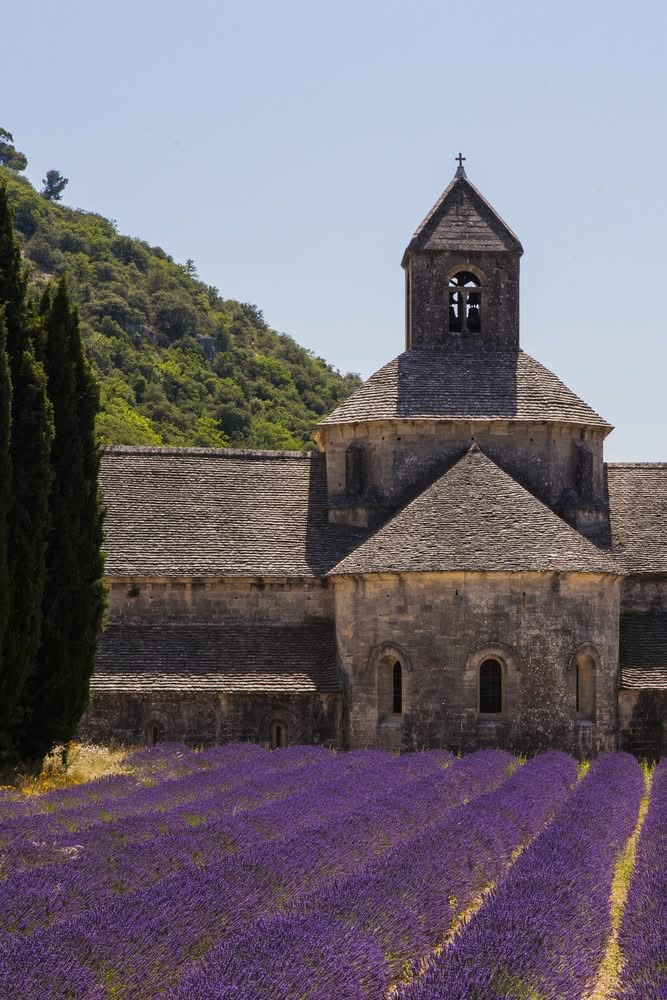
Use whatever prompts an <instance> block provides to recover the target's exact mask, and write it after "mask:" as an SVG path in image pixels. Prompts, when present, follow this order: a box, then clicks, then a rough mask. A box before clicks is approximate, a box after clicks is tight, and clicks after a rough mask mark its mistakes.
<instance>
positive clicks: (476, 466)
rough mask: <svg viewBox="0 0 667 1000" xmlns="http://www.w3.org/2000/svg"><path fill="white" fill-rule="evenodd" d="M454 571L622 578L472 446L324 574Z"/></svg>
mask: <svg viewBox="0 0 667 1000" xmlns="http://www.w3.org/2000/svg"><path fill="white" fill-rule="evenodd" d="M456 571H469V572H505V573H512V572H525V571H528V572H530V571H532V572H545V571H554V572H563V573H566V572H575V573H576V572H578V573H614V574H619V575H620V574H621V573H622V570H621V568H620V566H619V565H618V564H617V563H616V562H615V561H614V559H613V557H612V556H610V555H609V554H608V553H606V552H602V551H601V550H600V549H597V548H596V547H595V546H594V545H593V544H592V543H591V542H589V541H588V540H587V539H586V538H584V537H583V536H582V535H580V534H579V532H577V531H575V530H574V528H571V527H570V526H569V525H568V524H566V523H565V521H563V520H561V518H560V517H558V515H557V514H554V512H553V511H552V510H550V509H549V508H548V507H546V506H545V505H544V504H543V503H541V502H540V501H539V500H538V499H537V498H536V497H534V496H533V494H532V493H529V492H528V490H526V489H524V487H523V486H521V485H520V484H519V483H517V482H516V480H515V479H512V477H511V476H509V475H508V474H507V473H506V472H504V471H503V470H502V469H501V468H499V466H497V465H496V464H495V462H493V461H492V460H491V459H490V458H489V457H488V456H487V455H485V454H484V452H482V451H481V450H480V448H479V447H478V446H477V445H476V444H473V445H472V446H471V447H470V448H469V449H468V451H467V452H466V454H465V455H464V456H463V458H461V459H460V460H459V461H458V462H457V463H456V464H455V465H454V466H452V468H451V469H449V471H448V472H446V473H444V475H442V476H440V477H439V478H438V479H436V481H435V482H434V483H432V484H431V485H430V486H428V487H427V488H426V489H425V490H424V491H423V492H422V493H420V494H419V496H418V497H417V498H416V499H415V500H413V501H412V502H411V503H409V504H408V505H407V506H406V507H403V509H402V510H400V511H399V512H398V514H396V515H395V516H394V517H393V518H392V519H391V520H390V521H388V522H387V523H386V524H385V525H384V526H383V527H382V528H380V530H379V531H377V532H376V533H375V534H374V535H373V536H372V537H371V538H369V539H368V540H367V541H366V542H364V543H363V544H362V545H360V546H359V548H358V549H355V551H354V552H352V553H351V554H350V555H349V556H347V557H346V558H345V559H343V560H342V561H341V562H340V563H338V565H337V566H336V567H335V568H334V569H332V570H331V571H330V575H331V576H336V575H342V574H352V573H355V574H356V573H360V574H364V573H410V572H413V573H429V572H430V573H448V572H456Z"/></svg>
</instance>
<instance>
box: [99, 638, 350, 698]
mask: <svg viewBox="0 0 667 1000" xmlns="http://www.w3.org/2000/svg"><path fill="white" fill-rule="evenodd" d="M338 690H339V683H338V680H337V675H336V640H335V636H334V629H333V623H330V622H317V621H316V622H311V623H306V624H304V625H296V626H290V625H266V624H257V623H255V622H236V623H234V622H229V623H225V624H210V623H204V622H202V623H195V622H180V623H154V624H136V623H126V622H112V623H111V624H110V625H109V627H108V628H107V630H106V631H105V632H104V634H103V636H102V641H101V645H100V649H99V652H98V654H97V662H96V665H95V673H94V675H93V678H92V680H91V692H92V694H105V693H113V692H117V693H122V692H128V693H135V694H151V693H155V692H156V691H160V692H197V691H209V692H217V693H221V694H225V693H230V694H231V693H243V692H248V693H253V694H262V693H266V694H276V693H280V694H285V695H288V694H311V693H314V692H321V693H326V692H336V691H338Z"/></svg>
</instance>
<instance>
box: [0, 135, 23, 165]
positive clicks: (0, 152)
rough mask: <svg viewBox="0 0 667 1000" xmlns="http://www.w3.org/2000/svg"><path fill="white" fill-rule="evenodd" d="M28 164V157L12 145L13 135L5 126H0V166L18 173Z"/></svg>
mask: <svg viewBox="0 0 667 1000" xmlns="http://www.w3.org/2000/svg"><path fill="white" fill-rule="evenodd" d="M27 166H28V157H27V156H26V155H25V153H20V152H19V151H18V149H16V148H15V146H14V136H13V135H12V133H11V132H8V131H7V129H6V128H0V167H8V168H9V169H10V170H15V171H16V172H17V173H20V172H21V171H22V170H25V168H26V167H27Z"/></svg>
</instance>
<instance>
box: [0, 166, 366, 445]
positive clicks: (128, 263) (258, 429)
mask: <svg viewBox="0 0 667 1000" xmlns="http://www.w3.org/2000/svg"><path fill="white" fill-rule="evenodd" d="M0 180H2V181H6V183H7V189H8V195H9V200H10V204H11V205H12V207H13V209H14V213H15V215H14V226H15V229H16V231H17V233H18V234H19V237H20V239H21V242H22V247H23V251H24V253H25V256H26V259H27V260H28V262H29V263H30V265H31V270H32V277H33V280H34V283H35V285H36V286H37V287H38V288H40V287H41V286H43V285H44V283H45V282H46V281H47V280H48V279H51V278H53V277H59V276H60V275H62V274H65V273H66V274H67V275H68V280H69V286H70V292H71V296H72V298H73V300H74V302H76V303H77V304H78V306H79V309H80V313H81V327H82V333H83V338H84V343H85V347H86V351H87V353H88V355H89V357H90V359H91V361H92V363H93V366H94V368H95V370H96V372H97V374H98V376H99V378H100V382H101V395H102V412H101V415H100V417H99V418H98V430H99V434H100V437H101V439H102V441H103V442H104V443H105V444H144V445H150V444H156V445H197V446H203V447H224V446H228V445H229V446H236V447H252V448H276V449H281V448H287V449H291V448H294V449H301V448H304V447H308V446H311V445H312V443H311V442H310V438H309V436H310V432H311V430H312V427H313V425H314V424H315V423H316V422H317V420H318V419H319V418H320V417H321V416H323V415H324V414H326V413H328V412H329V411H330V410H332V409H333V408H334V407H335V406H336V405H337V403H338V402H340V400H342V399H344V398H345V397H346V396H347V395H349V394H350V392H352V390H353V389H354V388H355V387H356V386H357V385H358V384H359V379H358V377H357V376H356V375H344V376H343V375H341V374H340V373H339V372H337V371H336V370H335V369H334V368H332V367H331V366H330V365H328V364H326V362H325V361H323V360H322V359H321V358H318V357H316V356H314V355H313V354H312V353H311V352H309V351H307V350H305V349H304V348H302V347H300V346H299V345H298V344H296V343H295V341H294V340H292V338H291V337H289V336H287V335H285V334H279V333H276V331H275V330H272V329H271V328H270V327H269V326H268V325H267V324H266V323H265V322H264V319H263V316H262V313H261V311H260V310H259V309H257V308H256V307H255V306H253V305H249V304H247V303H241V302H236V301H234V300H233V299H225V298H223V297H222V296H221V295H220V293H219V291H218V289H217V288H214V287H212V286H210V285H206V284H205V283H204V282H202V281H200V280H199V279H198V278H197V273H196V268H195V266H194V264H193V262H192V261H187V262H186V263H185V264H177V263H176V262H175V261H174V260H173V259H172V258H171V257H170V256H169V255H168V254H167V253H166V252H165V251H164V250H163V249H162V248H161V247H154V246H150V245H149V244H148V243H146V242H144V241H143V240H140V239H134V238H132V237H129V236H122V235H120V234H119V233H118V232H117V230H116V226H115V224H114V222H113V221H110V220H109V219H105V218H103V217H102V216H101V215H96V214H94V213H92V212H84V211H81V210H80V209H72V208H67V207H65V206H63V205H60V204H56V203H55V202H54V201H51V200H48V199H47V198H45V197H44V196H43V194H40V193H38V192H37V191H36V190H35V188H33V187H32V185H31V184H30V183H29V181H27V180H26V178H24V177H22V176H20V175H19V174H17V173H16V172H15V171H14V170H10V169H6V168H3V167H0Z"/></svg>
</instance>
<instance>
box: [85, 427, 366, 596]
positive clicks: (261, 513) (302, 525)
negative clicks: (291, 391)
mask: <svg viewBox="0 0 667 1000" xmlns="http://www.w3.org/2000/svg"><path fill="white" fill-rule="evenodd" d="M101 486H102V492H103V494H104V500H105V503H106V506H107V516H106V520H105V535H106V542H105V548H106V550H107V553H108V555H107V562H106V574H107V575H108V576H148V577H160V576H176V577H183V576H185V577H192V576H194V577H197V576H323V575H324V574H325V573H326V571H327V570H328V569H330V568H331V566H333V565H334V564H335V563H336V562H338V560H339V559H341V558H342V557H343V555H344V554H345V553H346V552H349V551H350V549H351V548H352V547H353V546H354V545H356V544H358V543H359V541H360V540H361V539H362V538H364V537H366V535H367V532H364V531H363V530H360V529H355V528H350V527H347V526H345V525H336V524H329V523H328V520H327V490H326V468H325V459H324V456H323V455H319V454H310V453H306V452H266V451H233V450H227V449H212V448H138V447H123V446H116V447H112V448H108V449H107V450H106V452H105V454H104V457H103V460H102V469H101Z"/></svg>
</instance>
